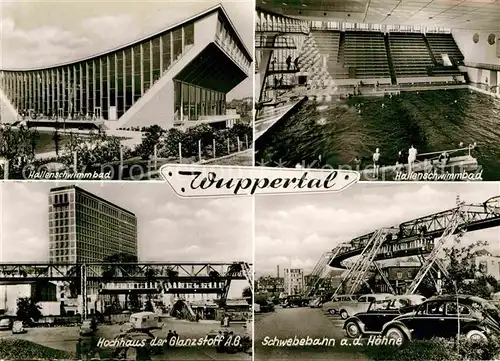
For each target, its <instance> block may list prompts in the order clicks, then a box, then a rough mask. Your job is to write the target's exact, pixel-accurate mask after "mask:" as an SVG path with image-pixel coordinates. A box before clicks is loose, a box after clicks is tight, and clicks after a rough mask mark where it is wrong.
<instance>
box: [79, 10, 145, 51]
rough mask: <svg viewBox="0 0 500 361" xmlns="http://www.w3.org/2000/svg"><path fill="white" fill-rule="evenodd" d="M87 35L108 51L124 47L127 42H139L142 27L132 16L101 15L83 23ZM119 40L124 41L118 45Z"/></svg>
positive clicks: (84, 20)
mask: <svg viewBox="0 0 500 361" xmlns="http://www.w3.org/2000/svg"><path fill="white" fill-rule="evenodd" d="M81 27H82V30H83V31H84V32H85V34H86V35H87V36H89V37H91V38H92V39H94V40H96V42H97V43H98V44H100V48H102V49H103V50H107V49H108V48H111V49H112V48H115V47H117V46H120V45H124V43H125V42H128V41H133V40H137V38H139V37H140V36H138V34H141V31H142V30H143V29H141V27H140V26H139V25H138V24H137V22H136V19H135V18H134V17H133V15H132V14H119V15H101V16H97V17H92V18H88V19H83V20H82V22H81ZM117 39H122V40H121V41H122V42H121V43H117Z"/></svg>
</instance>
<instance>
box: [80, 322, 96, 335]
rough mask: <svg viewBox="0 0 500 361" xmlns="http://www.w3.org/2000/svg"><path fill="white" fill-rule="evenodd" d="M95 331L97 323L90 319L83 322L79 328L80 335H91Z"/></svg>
mask: <svg viewBox="0 0 500 361" xmlns="http://www.w3.org/2000/svg"><path fill="white" fill-rule="evenodd" d="M96 331H97V322H96V321H95V320H94V319H93V318H92V319H88V320H84V321H83V322H82V324H81V326H80V335H82V336H85V335H92V334H94V333H95V332H96Z"/></svg>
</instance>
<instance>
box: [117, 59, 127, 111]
mask: <svg viewBox="0 0 500 361" xmlns="http://www.w3.org/2000/svg"><path fill="white" fill-rule="evenodd" d="M124 65H125V64H124V62H123V52H121V51H120V52H119V53H117V54H116V75H117V77H116V83H117V88H116V97H117V101H118V104H117V105H116V106H117V113H118V114H117V115H118V118H119V117H121V116H122V115H123V113H124V112H125V101H124V96H123V88H124V82H125V75H124V73H123V68H124Z"/></svg>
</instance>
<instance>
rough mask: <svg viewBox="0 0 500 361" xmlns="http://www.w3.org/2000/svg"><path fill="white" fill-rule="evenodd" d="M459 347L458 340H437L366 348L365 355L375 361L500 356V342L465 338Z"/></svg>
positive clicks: (464, 359) (473, 360)
mask: <svg viewBox="0 0 500 361" xmlns="http://www.w3.org/2000/svg"><path fill="white" fill-rule="evenodd" d="M459 346H460V347H459V348H458V350H457V347H456V340H453V339H452V340H450V339H442V338H436V339H432V340H417V341H412V342H410V343H407V344H405V345H403V346H401V347H397V346H374V347H373V346H372V347H365V352H364V353H365V354H366V355H367V356H368V357H369V358H370V359H371V360H374V361H393V360H394V361H421V360H426V361H444V360H446V361H480V360H493V359H497V357H498V355H499V354H500V343H499V342H498V340H491V341H490V342H489V343H487V344H483V343H469V342H467V341H466V340H465V337H463V338H461V339H460V344H459Z"/></svg>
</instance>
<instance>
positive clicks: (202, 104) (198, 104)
mask: <svg viewBox="0 0 500 361" xmlns="http://www.w3.org/2000/svg"><path fill="white" fill-rule="evenodd" d="M174 109H175V117H174V118H175V120H177V121H180V120H184V121H195V120H203V118H204V117H214V116H218V115H225V114H226V94H225V93H222V92H218V91H215V90H210V89H205V88H202V87H199V86H197V85H193V84H187V83H183V82H180V81H178V80H174Z"/></svg>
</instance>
